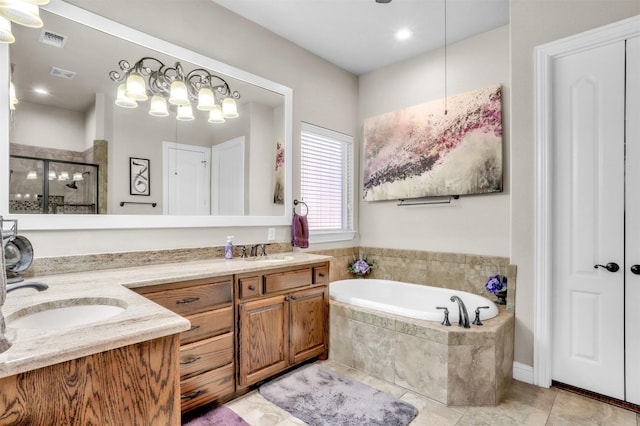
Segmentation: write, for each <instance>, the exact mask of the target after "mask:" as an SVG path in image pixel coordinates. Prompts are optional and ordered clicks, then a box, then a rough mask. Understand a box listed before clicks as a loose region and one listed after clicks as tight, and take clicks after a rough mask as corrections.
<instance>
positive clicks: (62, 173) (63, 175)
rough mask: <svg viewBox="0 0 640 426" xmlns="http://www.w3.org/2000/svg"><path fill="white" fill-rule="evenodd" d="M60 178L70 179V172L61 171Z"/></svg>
mask: <svg viewBox="0 0 640 426" xmlns="http://www.w3.org/2000/svg"><path fill="white" fill-rule="evenodd" d="M58 180H69V172H65V171H64V170H63V171H61V172H60V174H59V175H58Z"/></svg>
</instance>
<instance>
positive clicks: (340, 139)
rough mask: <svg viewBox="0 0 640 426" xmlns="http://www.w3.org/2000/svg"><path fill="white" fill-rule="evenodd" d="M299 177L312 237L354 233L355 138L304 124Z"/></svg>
mask: <svg viewBox="0 0 640 426" xmlns="http://www.w3.org/2000/svg"><path fill="white" fill-rule="evenodd" d="M300 175H301V176H300V179H301V181H300V195H301V197H302V200H303V201H304V202H305V203H306V204H307V206H308V207H309V213H308V216H307V220H308V223H309V231H310V233H311V234H313V233H323V232H343V231H351V230H353V212H352V204H353V138H352V137H351V136H348V135H344V134H342V133H338V132H334V131H332V130H328V129H324V128H321V127H317V126H314V125H311V124H308V123H302V132H301V148H300Z"/></svg>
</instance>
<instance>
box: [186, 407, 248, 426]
mask: <svg viewBox="0 0 640 426" xmlns="http://www.w3.org/2000/svg"><path fill="white" fill-rule="evenodd" d="M184 426H249V423H247V422H245V421H244V420H243V419H242V417H240V416H239V415H237V414H236V413H235V411H233V410H232V409H230V408H228V407H226V406H224V405H221V406H219V407H216V408H214V409H213V410H210V411H207V412H206V413H204V414H202V415H201V416H199V417H196V418H195V419H192V420H190V421H189V422H187V423H185V424H184Z"/></svg>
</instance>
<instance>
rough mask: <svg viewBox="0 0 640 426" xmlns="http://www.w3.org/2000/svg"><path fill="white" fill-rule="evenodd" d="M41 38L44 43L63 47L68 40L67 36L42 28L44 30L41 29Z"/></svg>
mask: <svg viewBox="0 0 640 426" xmlns="http://www.w3.org/2000/svg"><path fill="white" fill-rule="evenodd" d="M39 40H40V43H42V44H47V45H49V46H53V47H59V48H63V47H64V45H65V43H66V42H67V36H65V35H62V34H58V33H54V32H53V31H49V30H45V29H42V31H40V38H39Z"/></svg>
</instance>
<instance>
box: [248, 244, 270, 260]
mask: <svg viewBox="0 0 640 426" xmlns="http://www.w3.org/2000/svg"><path fill="white" fill-rule="evenodd" d="M258 248H260V252H261V256H266V255H267V245H266V244H265V243H262V244H256V245H253V246H251V253H250V254H251V256H252V257H253V256H257V255H258Z"/></svg>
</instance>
